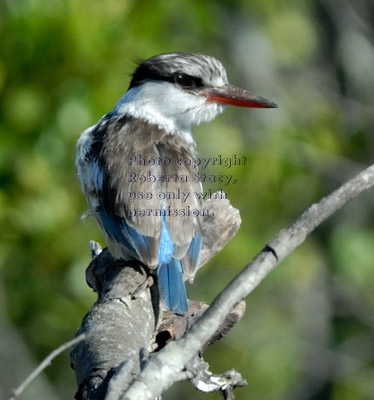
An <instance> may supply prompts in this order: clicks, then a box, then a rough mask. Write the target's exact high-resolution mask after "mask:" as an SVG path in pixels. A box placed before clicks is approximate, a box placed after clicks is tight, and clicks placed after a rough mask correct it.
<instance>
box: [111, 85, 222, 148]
mask: <svg viewBox="0 0 374 400" xmlns="http://www.w3.org/2000/svg"><path fill="white" fill-rule="evenodd" d="M223 110H224V106H223V105H221V104H216V103H207V102H206V99H205V98H204V97H202V96H198V95H194V94H191V93H188V92H186V91H184V90H182V89H181V88H179V87H178V86H176V85H175V84H173V83H170V82H165V81H146V82H144V83H143V84H141V85H140V86H137V87H134V88H132V89H130V90H129V91H128V92H127V93H126V94H125V95H124V96H123V97H122V98H121V99H120V100H119V102H118V103H117V104H116V106H115V107H114V110H113V112H114V113H115V114H120V115H123V114H129V115H131V116H133V117H134V118H139V119H143V120H145V121H147V122H149V123H151V124H154V125H157V126H158V127H159V128H161V129H164V130H165V131H167V132H168V133H169V134H173V135H174V134H177V135H179V136H180V137H181V138H183V140H185V141H186V142H187V143H194V142H195V140H194V138H193V136H192V133H191V126H192V125H198V124H200V123H201V122H208V121H211V120H212V119H214V118H215V117H216V116H217V115H218V114H220V113H222V112H223Z"/></svg>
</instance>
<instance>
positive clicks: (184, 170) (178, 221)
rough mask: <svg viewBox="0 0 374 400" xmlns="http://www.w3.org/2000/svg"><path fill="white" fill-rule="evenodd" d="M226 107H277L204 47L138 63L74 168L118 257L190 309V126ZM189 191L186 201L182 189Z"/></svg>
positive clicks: (193, 227) (198, 221) (168, 300)
mask: <svg viewBox="0 0 374 400" xmlns="http://www.w3.org/2000/svg"><path fill="white" fill-rule="evenodd" d="M227 105H233V106H238V107H257V108H275V107H277V105H276V104H275V103H273V102H271V101H269V100H267V99H265V98H263V97H260V96H256V95H254V94H252V93H251V92H249V91H247V90H244V89H241V88H239V87H236V86H233V85H231V84H230V83H229V81H228V78H227V73H226V70H225V68H224V67H223V65H222V63H221V62H220V61H218V60H217V59H216V58H214V57H212V56H208V55H203V54H199V53H185V52H170V53H163V54H158V55H155V56H153V57H151V58H148V59H146V60H145V61H142V62H140V63H139V64H138V65H137V67H136V69H135V71H134V72H133V74H132V76H131V79H130V85H129V87H128V90H127V91H126V92H125V94H124V95H123V96H122V98H120V100H119V101H118V102H117V103H116V105H115V106H114V108H113V110H112V111H110V112H108V113H107V114H105V115H104V116H103V117H102V118H101V119H100V120H99V121H98V122H97V123H96V124H95V125H93V126H91V127H89V128H88V129H86V130H85V131H84V132H83V133H82V134H81V136H80V138H79V140H78V143H77V153H76V167H77V172H78V178H79V181H80V185H81V188H82V191H83V193H84V195H85V197H86V199H87V202H88V206H89V210H88V212H87V214H88V215H93V216H94V218H95V219H96V221H97V223H98V225H99V227H100V228H101V231H102V232H103V235H104V238H105V241H106V244H107V247H108V250H109V252H110V253H111V255H112V256H113V258H114V259H122V260H137V261H140V262H141V263H142V264H143V265H145V266H146V267H147V268H149V269H150V270H151V271H154V276H156V280H157V285H158V290H159V295H160V299H161V301H162V304H163V308H164V309H168V310H171V311H172V312H173V313H175V314H179V315H185V314H186V312H187V309H188V303H187V295H186V287H185V281H187V280H188V281H190V282H192V281H193V279H194V276H195V274H196V272H197V270H198V268H199V260H200V253H201V247H202V233H201V232H202V228H201V226H202V217H201V215H200V214H199V210H201V209H202V200H201V198H198V196H193V194H194V193H199V192H201V191H202V184H201V181H199V180H198V179H194V175H193V174H194V173H195V172H196V166H192V165H191V163H190V164H189V162H188V160H193V159H196V157H197V149H196V141H195V139H194V136H193V134H192V131H191V127H192V126H194V125H198V124H200V123H202V122H209V121H211V120H213V119H214V118H215V117H217V116H218V115H219V114H221V113H222V112H223V110H224V109H225V107H226V106H227ZM181 192H182V193H185V196H184V198H183V199H180V198H178V197H177V196H175V194H176V193H181Z"/></svg>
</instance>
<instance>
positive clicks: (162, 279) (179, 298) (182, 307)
mask: <svg viewBox="0 0 374 400" xmlns="http://www.w3.org/2000/svg"><path fill="white" fill-rule="evenodd" d="M157 276H158V288H159V291H160V296H161V299H162V300H163V302H164V303H165V306H166V307H168V308H169V309H170V310H171V311H173V312H174V313H176V314H185V313H186V312H187V295H186V287H185V285H184V279H183V271H182V263H181V261H180V260H175V259H172V260H171V262H170V263H168V264H161V265H160V266H159V267H158V271H157Z"/></svg>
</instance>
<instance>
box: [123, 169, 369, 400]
mask: <svg viewBox="0 0 374 400" xmlns="http://www.w3.org/2000/svg"><path fill="white" fill-rule="evenodd" d="M373 185H374V165H373V166H371V167H369V168H367V169H366V170H364V171H362V172H361V173H360V174H358V175H357V176H356V177H354V178H353V179H351V180H350V181H348V182H347V183H345V184H343V185H342V186H341V187H340V188H339V189H337V190H336V191H334V192H333V193H331V194H330V195H329V196H327V197H324V198H323V199H322V200H321V201H320V202H319V203H316V204H313V205H312V206H311V207H309V208H308V209H307V210H306V211H305V212H304V213H303V214H302V215H301V216H300V218H299V219H298V220H297V221H296V222H295V223H294V224H293V225H291V226H290V227H289V228H288V229H285V230H282V231H281V232H280V233H279V234H278V235H277V236H275V237H274V238H273V239H272V240H271V241H270V242H268V244H267V245H266V246H265V248H264V249H263V250H262V251H261V252H260V253H259V254H258V255H257V256H256V257H255V258H254V259H253V261H252V262H251V263H249V264H248V265H247V266H246V267H245V268H244V269H243V271H242V272H241V273H240V274H239V275H238V276H237V277H236V278H235V279H234V280H233V281H232V282H231V283H230V284H229V285H228V286H227V287H226V288H225V289H224V290H223V291H222V292H221V293H220V294H219V295H218V296H217V297H216V299H215V300H214V301H213V303H212V305H211V306H210V307H209V308H208V309H207V310H206V311H205V312H204V314H203V315H202V317H201V318H200V319H199V320H198V321H196V322H195V324H194V325H193V326H192V327H191V328H190V329H189V331H188V332H187V333H186V334H185V335H184V336H183V337H182V338H180V339H178V340H175V341H172V342H170V343H169V344H168V345H166V346H165V347H164V348H163V349H162V350H161V351H160V352H159V353H157V355H154V356H153V357H151V358H150V359H149V361H148V363H147V364H146V365H145V366H144V368H143V369H142V371H141V373H140V375H139V376H138V377H137V378H136V379H135V380H134V382H133V383H132V384H131V386H130V387H129V388H128V389H127V391H126V392H125V394H124V395H123V396H122V397H121V399H122V400H135V399H136V400H151V399H155V398H156V397H157V396H158V395H160V394H161V393H162V392H163V391H165V390H166V389H168V388H169V387H170V386H171V385H172V384H173V383H175V382H176V381H177V380H178V379H179V376H180V373H181V371H183V369H184V368H185V366H186V365H187V363H188V362H189V361H190V360H191V358H192V357H193V356H194V355H195V354H196V353H197V352H198V351H199V350H200V349H201V348H202V347H203V346H204V345H205V344H206V343H207V342H208V341H209V339H210V337H212V336H213V335H214V333H215V332H216V330H217V329H218V327H219V325H220V324H221V323H222V321H223V320H224V319H225V317H226V315H227V314H228V313H229V312H230V310H232V308H233V307H234V306H235V304H237V303H238V302H239V301H240V300H241V299H243V298H244V297H246V296H247V295H248V294H249V293H251V292H252V291H253V290H254V289H255V288H256V287H257V286H258V285H259V283H260V282H261V281H262V280H263V279H264V278H265V277H266V276H267V275H268V274H269V273H270V272H271V271H272V270H273V269H274V268H275V267H276V265H277V264H278V263H279V262H280V261H282V260H283V259H284V258H285V257H287V256H288V255H289V254H290V253H291V252H292V251H293V250H294V249H295V248H297V247H298V246H299V245H300V244H301V243H303V242H304V240H305V238H306V237H307V235H308V234H309V233H310V232H312V231H313V230H314V229H315V228H316V227H317V226H319V225H320V224H321V223H322V222H323V221H325V220H326V219H327V218H329V217H330V216H331V215H332V214H334V213H335V212H336V211H338V210H339V209H340V208H341V207H343V206H344V205H345V204H346V203H348V202H349V201H350V200H352V199H354V198H355V197H356V196H358V195H359V194H360V193H361V192H363V191H364V190H366V189H369V188H370V187H372V186H373Z"/></svg>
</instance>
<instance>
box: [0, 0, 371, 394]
mask: <svg viewBox="0 0 374 400" xmlns="http://www.w3.org/2000/svg"><path fill="white" fill-rule="evenodd" d="M373 15H374V5H373V3H372V2H371V1H370V0H344V1H340V2H337V1H333V0H314V1H312V0H304V1H299V0H282V1H280V0H268V1H266V2H265V1H263V0H261V1H260V0H252V1H249V0H237V1H233V0H231V1H230V0H226V1H225V0H222V1H210V0H208V1H201V0H191V1H182V0H180V1H178V0H176V1H156V0H152V1H150V0H139V1H135V0H106V1H99V0H49V1H43V0H5V1H3V2H1V3H0V96H1V98H0V102H1V109H0V185H1V186H0V226H1V229H0V238H1V239H0V289H1V292H0V331H1V333H0V359H1V362H0V398H4V399H5V398H7V396H8V395H9V393H10V390H11V388H12V387H15V386H16V385H17V384H18V383H20V381H21V380H23V379H24V377H25V376H26V374H27V373H29V372H30V371H31V370H32V369H33V368H34V367H35V364H36V363H38V362H40V360H42V359H43V358H44V357H45V356H46V355H47V354H48V353H49V352H50V351H51V350H52V349H54V348H56V347H57V346H58V345H60V344H61V343H62V342H65V341H67V340H68V339H70V338H71V337H72V336H73V335H74V332H75V330H76V329H77V328H78V327H79V325H80V322H81V319H82V317H83V315H84V314H85V312H86V311H87V310H88V309H89V307H90V306H91V304H92V303H93V302H94V300H95V296H94V294H93V293H91V291H90V290H89V289H88V288H87V286H86V284H85V277H84V270H85V267H86V266H87V265H88V263H89V251H88V241H89V240H90V239H96V240H98V241H101V242H102V237H101V235H100V233H99V230H98V228H97V227H96V225H95V223H94V222H93V221H92V220H90V219H87V220H85V221H83V222H82V221H81V220H80V215H81V214H82V213H83V212H84V210H85V208H86V203H85V200H84V197H83V195H82V194H81V192H80V188H79V185H78V181H77V179H76V173H75V168H74V157H75V143H76V141H77V139H78V137H79V134H80V132H81V131H83V130H84V129H85V128H87V127H88V126H90V125H93V124H94V123H96V121H97V120H98V119H99V118H100V117H101V116H102V115H103V114H105V113H106V112H108V111H110V109H111V108H112V107H113V105H114V104H115V103H116V101H117V100H118V99H119V97H121V96H122V95H123V93H124V92H125V90H126V89H127V85H128V82H129V74H130V73H131V72H132V70H133V68H134V65H135V63H134V60H137V59H144V58H148V57H150V56H152V55H154V54H157V53H162V52H167V51H175V50H178V51H191V52H201V53H206V54H210V55H213V56H216V57H217V58H219V59H220V60H221V61H222V62H223V64H224V65H225V66H226V68H227V71H228V74H229V78H230V80H231V82H232V83H234V84H237V85H240V86H242V87H245V88H248V89H250V90H252V91H254V92H255V93H258V94H260V95H263V96H265V97H267V98H269V99H271V100H273V101H275V102H277V103H278V105H279V109H277V110H247V109H233V108H230V109H228V110H227V111H226V112H225V114H224V115H223V116H221V117H219V118H218V119H217V120H215V121H214V122H212V123H210V124H206V125H202V126H199V127H197V128H196V129H195V130H194V132H195V136H196V139H197V142H198V146H199V152H200V155H201V156H202V157H215V156H217V155H218V154H222V155H223V156H231V155H232V154H237V155H238V156H246V157H247V163H246V165H245V166H237V167H233V168H231V169H229V170H227V169H223V168H219V167H212V169H210V170H209V171H208V172H209V173H211V174H215V175H217V174H220V173H225V174H227V173H229V174H233V175H235V177H236V178H237V179H238V183H237V184H235V185H231V186H228V187H225V188H223V189H224V190H226V192H227V194H228V196H229V198H230V200H231V202H232V204H233V205H234V206H235V207H237V208H238V209H239V210H240V212H241V216H242V219H243V223H242V227H241V229H240V231H239V233H238V234H237V236H236V237H235V238H234V239H233V240H232V241H231V242H230V243H229V244H228V245H227V247H226V248H225V249H224V250H223V251H222V252H221V253H220V254H219V255H218V256H216V257H215V258H214V259H213V260H212V261H211V262H210V263H209V265H207V266H206V267H204V268H203V269H202V270H201V271H200V272H199V274H198V275H197V278H196V280H195V284H194V285H193V286H191V287H190V288H189V297H191V298H193V299H201V300H205V301H208V302H210V301H212V299H213V298H214V296H215V295H216V294H217V293H218V292H219V291H220V290H221V289H222V288H223V287H224V286H225V284H226V283H228V282H229V281H230V280H231V278H233V277H234V276H235V274H236V273H237V272H238V271H239V270H240V269H241V268H242V267H243V266H244V265H245V264H246V263H247V262H248V261H249V260H250V259H251V258H252V257H253V256H254V255H255V254H256V252H258V251H259V250H261V248H262V247H263V246H264V243H265V242H266V241H267V240H269V239H270V238H271V237H272V236H273V235H274V234H276V233H277V231H278V230H279V229H281V228H283V227H286V226H288V225H289V224H291V223H292V222H293V221H294V219H295V218H296V217H297V216H299V214H300V213H301V212H302V211H303V210H304V209H305V208H306V207H308V206H309V205H310V204H311V203H312V202H314V201H317V200H318V199H320V198H321V197H322V196H324V195H326V194H328V193H329V192H330V191H332V190H333V189H334V188H336V187H337V186H339V185H340V184H341V183H342V182H344V181H345V180H347V179H348V178H349V177H351V176H353V175H354V174H355V173H356V172H358V171H359V170H360V169H362V168H363V167H364V166H365V165H369V164H370V163H372V162H373V156H374V138H373V126H374V114H373V105H374V47H373V43H374V30H373V25H372V21H373ZM208 187H209V186H206V188H208ZM211 188H213V189H219V188H220V187H219V186H217V185H212V186H211ZM373 197H374V196H373V191H372V190H371V191H370V192H369V193H367V194H365V195H363V196H361V197H360V198H359V199H357V200H355V201H354V202H352V203H351V204H350V205H348V206H347V207H345V208H344V209H343V210H342V211H340V212H339V213H338V214H337V215H336V216H334V217H333V218H332V219H331V220H329V221H328V222H327V223H325V224H324V225H323V226H322V227H321V228H319V229H318V231H317V232H315V233H314V234H313V235H312V236H311V237H310V238H309V239H308V240H307V242H306V243H305V244H304V245H303V246H302V247H301V248H300V249H298V250H297V251H295V252H294V254H292V255H291V256H290V257H289V258H288V259H287V260H286V261H285V262H283V263H282V265H281V266H280V267H279V268H278V269H277V270H276V271H274V272H273V273H272V274H271V275H270V276H269V277H268V278H267V279H266V280H265V282H264V283H263V284H262V285H261V286H260V287H259V288H258V289H257V290H256V291H255V292H254V293H253V294H252V295H251V296H250V297H249V298H248V299H247V313H246V317H245V319H244V320H243V321H242V323H241V324H239V325H238V326H237V327H236V328H235V329H234V330H233V331H232V332H231V333H230V334H229V336H228V337H227V338H226V339H225V340H223V341H222V342H221V343H219V344H216V345H215V346H214V347H212V348H211V349H210V350H209V351H208V352H207V354H206V359H207V361H209V362H210V364H211V367H212V369H213V371H214V372H223V371H224V370H227V369H230V368H235V369H237V370H239V371H240V372H241V373H242V374H243V376H244V377H245V378H246V379H247V380H248V382H249V385H248V387H246V388H243V389H238V390H237V399H262V400H264V399H265V400H270V399H271V400H273V399H274V400H275V399H288V400H289V399H295V400H296V399H297V400H300V399H308V400H309V399H310V400H311V399H314V400H316V399H323V400H326V399H334V400H338V399H339V400H351V399H356V400H361V399H362V400H363V399H369V398H372V396H373V387H372V382H373V377H374V367H373V361H374V359H373V310H374V295H373V293H374V291H373V282H374V199H373ZM75 390H76V387H75V381H74V375H73V372H72V371H71V370H70V367H69V357H68V354H65V355H63V356H61V357H59V358H58V359H57V360H55V361H54V362H53V364H52V366H51V367H49V368H48V370H47V371H46V374H45V376H44V377H41V378H39V379H38V380H37V382H35V383H34V384H33V385H32V386H31V387H30V388H29V389H27V391H26V392H25V394H24V395H22V396H21V399H31V398H35V399H40V400H43V399H69V398H72V397H73V396H74V393H75ZM218 397H219V396H218V394H214V395H209V396H205V395H203V394H201V393H198V392H196V391H195V390H193V389H191V388H190V386H189V384H187V383H182V384H178V385H176V386H175V387H174V388H172V389H171V390H170V391H169V393H168V394H166V395H165V398H166V399H174V398H186V399H187V398H188V399H217V398H218Z"/></svg>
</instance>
